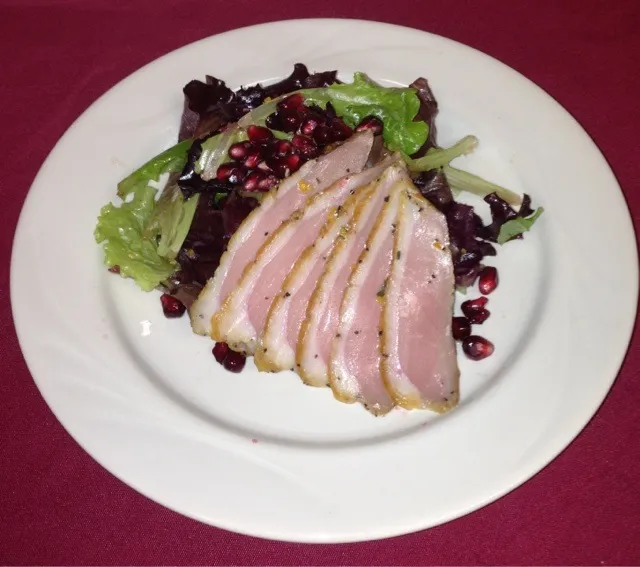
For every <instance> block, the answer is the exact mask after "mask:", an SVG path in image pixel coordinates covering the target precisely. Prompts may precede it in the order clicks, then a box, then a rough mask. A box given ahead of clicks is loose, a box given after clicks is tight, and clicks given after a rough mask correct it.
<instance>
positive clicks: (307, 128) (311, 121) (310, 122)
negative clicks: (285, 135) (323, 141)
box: [300, 118, 318, 136]
mask: <svg viewBox="0 0 640 567" xmlns="http://www.w3.org/2000/svg"><path fill="white" fill-rule="evenodd" d="M317 127H318V121H317V120H316V119H315V118H306V119H305V120H304V121H303V122H302V124H300V133H301V134H304V135H305V136H311V134H313V131H314V130H315V129H316V128H317Z"/></svg>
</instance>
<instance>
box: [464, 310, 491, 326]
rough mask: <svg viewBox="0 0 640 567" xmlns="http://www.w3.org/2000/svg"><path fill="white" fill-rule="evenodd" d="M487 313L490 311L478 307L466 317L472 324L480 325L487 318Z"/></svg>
mask: <svg viewBox="0 0 640 567" xmlns="http://www.w3.org/2000/svg"><path fill="white" fill-rule="evenodd" d="M489 315H491V312H490V311H488V310H487V309H484V308H483V307H480V309H474V310H473V312H472V313H470V314H469V315H467V317H468V319H469V321H471V322H472V323H473V324H474V325H482V323H484V322H485V321H486V320H487V319H488V318H489Z"/></svg>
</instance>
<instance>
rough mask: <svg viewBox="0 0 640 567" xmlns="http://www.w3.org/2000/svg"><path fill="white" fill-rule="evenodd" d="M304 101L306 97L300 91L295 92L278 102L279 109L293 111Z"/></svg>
mask: <svg viewBox="0 0 640 567" xmlns="http://www.w3.org/2000/svg"><path fill="white" fill-rule="evenodd" d="M303 102H304V97H303V96H302V95H301V94H300V93H295V94H292V95H289V96H288V97H286V98H283V99H282V100H281V101H280V102H279V103H278V110H282V111H284V112H286V113H292V112H294V111H296V110H297V109H298V107H299V106H300V105H302V103H303Z"/></svg>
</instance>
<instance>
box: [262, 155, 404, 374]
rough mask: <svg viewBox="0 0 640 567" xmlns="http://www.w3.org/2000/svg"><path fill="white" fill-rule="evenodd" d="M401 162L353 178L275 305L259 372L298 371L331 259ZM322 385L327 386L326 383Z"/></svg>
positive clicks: (385, 162)
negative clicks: (304, 335) (380, 181)
mask: <svg viewBox="0 0 640 567" xmlns="http://www.w3.org/2000/svg"><path fill="white" fill-rule="evenodd" d="M398 159H400V156H399V155H394V156H392V157H389V158H386V159H385V160H383V161H382V162H380V163H379V164H377V165H375V166H373V167H372V168H370V169H367V170H365V171H363V172H362V173H360V174H358V175H355V176H352V177H351V178H350V181H349V184H350V185H351V188H350V190H349V196H348V198H347V200H346V201H345V202H344V205H338V206H337V207H335V208H334V209H332V210H331V211H330V213H329V215H328V216H327V219H326V221H325V224H324V226H323V227H322V230H321V232H320V234H319V236H318V238H317V239H316V240H315V241H314V242H313V244H311V245H310V246H308V247H307V248H306V250H304V252H303V253H302V254H301V256H300V257H299V258H298V260H297V261H296V263H295V265H294V267H293V269H292V270H291V273H290V274H289V275H288V276H287V277H286V279H285V280H284V283H283V285H282V288H281V290H280V293H278V294H277V295H276V298H275V299H274V300H273V302H272V304H271V307H270V309H269V313H268V316H267V321H266V323H265V327H264V331H263V333H262V337H261V338H260V344H259V345H258V347H257V349H256V352H255V362H256V366H257V367H258V369H259V370H269V371H272V372H273V371H277V370H288V369H290V368H291V369H292V368H294V365H295V349H296V345H297V343H298V336H299V334H300V329H301V327H302V324H303V321H304V320H305V317H306V313H307V305H308V303H309V299H310V297H311V294H312V293H313V291H314V289H315V287H316V283H317V281H318V279H319V278H320V277H321V276H322V273H323V271H324V269H325V265H326V262H327V258H328V256H329V254H330V252H331V250H332V249H333V247H334V245H335V244H336V242H337V241H338V240H339V239H340V238H344V237H345V236H346V235H347V234H349V232H350V230H351V229H352V226H351V225H352V217H353V214H354V212H355V211H356V209H357V208H358V207H359V204H360V203H362V202H364V199H365V198H368V196H369V195H370V194H371V192H372V190H373V187H372V186H368V184H371V183H372V182H374V180H375V179H376V178H377V177H379V176H380V175H381V174H382V173H383V172H384V170H385V169H386V168H387V167H388V166H389V165H391V164H392V163H394V162H395V161H397V160H398ZM374 185H375V184H374ZM312 385H313V384H312ZM320 385H326V381H325V382H323V383H322V384H320Z"/></svg>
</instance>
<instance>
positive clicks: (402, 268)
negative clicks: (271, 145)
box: [381, 182, 460, 413]
mask: <svg viewBox="0 0 640 567" xmlns="http://www.w3.org/2000/svg"><path fill="white" fill-rule="evenodd" d="M454 285H455V278H454V273H453V261H452V258H451V252H450V250H449V231H448V228H447V222H446V219H445V217H444V215H443V214H442V213H440V212H439V211H438V210H437V209H436V208H435V207H434V206H433V205H431V203H430V202H429V201H427V200H426V199H425V198H424V197H423V196H422V195H421V194H420V192H419V191H418V190H417V189H416V188H415V186H414V185H413V184H412V183H410V182H409V183H407V184H406V186H405V187H404V188H403V190H402V194H401V198H400V215H399V218H398V228H397V230H396V233H395V242H394V249H393V261H392V266H391V274H390V277H389V279H388V280H387V284H386V286H385V294H384V299H383V302H384V306H383V318H382V329H381V330H382V365H381V371H382V377H383V379H384V382H385V384H386V386H387V390H388V391H389V392H390V393H391V396H392V398H393V399H394V401H395V403H396V404H397V405H399V406H401V407H403V408H406V409H430V410H433V411H437V412H440V413H441V412H445V411H447V410H449V409H451V408H452V407H454V406H455V405H456V404H457V403H458V379H459V375H460V372H459V370H458V360H457V355H456V345H455V342H454V339H453V335H452V333H451V318H452V313H453V302H454V290H455V288H454Z"/></svg>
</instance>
